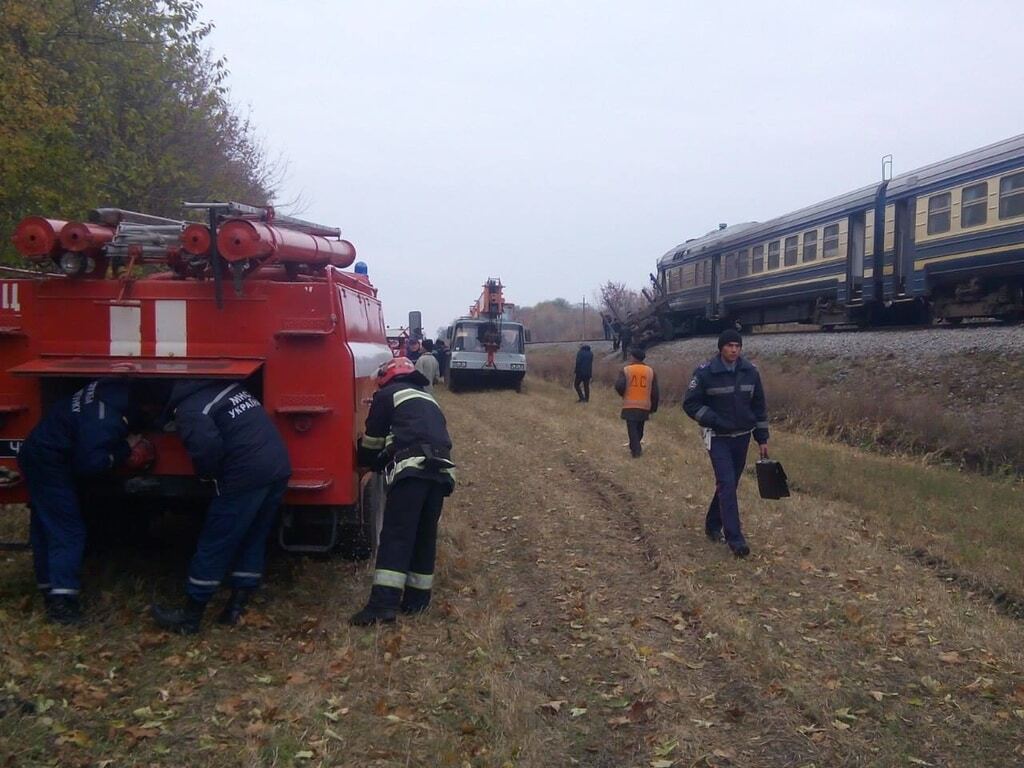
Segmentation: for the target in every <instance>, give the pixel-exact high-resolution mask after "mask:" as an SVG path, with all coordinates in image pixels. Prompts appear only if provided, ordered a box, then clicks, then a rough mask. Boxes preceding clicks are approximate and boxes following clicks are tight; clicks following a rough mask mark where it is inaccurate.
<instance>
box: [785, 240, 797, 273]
mask: <svg viewBox="0 0 1024 768" xmlns="http://www.w3.org/2000/svg"><path fill="white" fill-rule="evenodd" d="M799 244H800V238H799V237H797V236H796V235H794V236H793V237H787V238H786V252H785V255H784V256H783V263H785V265H786V266H787V267H792V266H793V265H794V264H796V252H797V250H798V246H799Z"/></svg>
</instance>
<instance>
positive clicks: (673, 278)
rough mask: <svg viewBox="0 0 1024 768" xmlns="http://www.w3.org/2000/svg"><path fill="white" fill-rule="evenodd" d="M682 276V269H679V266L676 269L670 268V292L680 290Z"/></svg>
mask: <svg viewBox="0 0 1024 768" xmlns="http://www.w3.org/2000/svg"><path fill="white" fill-rule="evenodd" d="M680 277H681V274H680V270H679V268H678V267H677V268H676V269H670V270H669V271H668V292H669V293H675V292H676V291H678V290H679V289H680V288H681V287H682V286H680V285H679V283H680V282H681V281H680V279H679V278H680Z"/></svg>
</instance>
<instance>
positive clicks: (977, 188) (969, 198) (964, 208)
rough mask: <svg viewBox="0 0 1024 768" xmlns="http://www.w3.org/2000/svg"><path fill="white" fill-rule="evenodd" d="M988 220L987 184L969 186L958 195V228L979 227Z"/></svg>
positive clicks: (984, 182) (985, 182)
mask: <svg viewBox="0 0 1024 768" xmlns="http://www.w3.org/2000/svg"><path fill="white" fill-rule="evenodd" d="M987 220H988V182H987V181H983V182H981V183H980V184H971V185H970V186H969V187H964V188H963V191H962V192H961V193H960V226H961V227H980V226H981V225H982V224H984V223H985V222H986V221H987Z"/></svg>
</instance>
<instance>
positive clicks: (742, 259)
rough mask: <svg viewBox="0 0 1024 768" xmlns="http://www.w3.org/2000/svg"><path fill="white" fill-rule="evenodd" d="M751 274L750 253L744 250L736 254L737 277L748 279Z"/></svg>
mask: <svg viewBox="0 0 1024 768" xmlns="http://www.w3.org/2000/svg"><path fill="white" fill-rule="evenodd" d="M749 274H750V253H749V251H747V249H745V248H744V249H743V250H742V251H740V252H739V253H737V254H736V277H746V276H747V275H749Z"/></svg>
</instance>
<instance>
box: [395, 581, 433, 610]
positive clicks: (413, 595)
mask: <svg viewBox="0 0 1024 768" xmlns="http://www.w3.org/2000/svg"><path fill="white" fill-rule="evenodd" d="M429 607H430V590H429V589H416V588H415V587H406V588H405V592H404V593H402V605H401V611H402V613H405V614H416V613H423V612H424V611H426V610H427V608H429Z"/></svg>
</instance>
